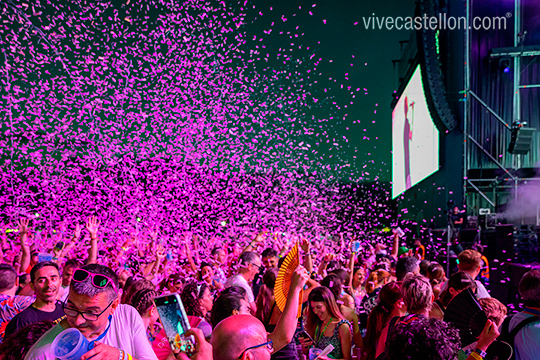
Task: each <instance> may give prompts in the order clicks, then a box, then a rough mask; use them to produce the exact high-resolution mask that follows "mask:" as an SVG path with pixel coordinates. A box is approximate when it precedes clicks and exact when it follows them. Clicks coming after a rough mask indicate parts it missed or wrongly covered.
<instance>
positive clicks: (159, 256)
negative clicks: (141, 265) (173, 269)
mask: <svg viewBox="0 0 540 360" xmlns="http://www.w3.org/2000/svg"><path fill="white" fill-rule="evenodd" d="M164 257H165V248H163V246H162V245H158V246H157V250H156V260H154V261H153V263H152V268H151V269H150V272H149V273H148V275H146V276H145V279H146V280H149V281H152V280H153V279H154V277H156V274H157V272H158V270H159V266H160V265H161V261H162V260H163V258H164Z"/></svg>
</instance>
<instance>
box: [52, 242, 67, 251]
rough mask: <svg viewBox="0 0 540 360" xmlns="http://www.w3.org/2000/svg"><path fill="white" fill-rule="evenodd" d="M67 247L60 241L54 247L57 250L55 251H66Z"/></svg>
mask: <svg viewBox="0 0 540 360" xmlns="http://www.w3.org/2000/svg"><path fill="white" fill-rule="evenodd" d="M65 246H66V244H65V243H64V242H63V241H59V242H57V243H56V245H54V248H55V250H58V251H62V250H64V247H65Z"/></svg>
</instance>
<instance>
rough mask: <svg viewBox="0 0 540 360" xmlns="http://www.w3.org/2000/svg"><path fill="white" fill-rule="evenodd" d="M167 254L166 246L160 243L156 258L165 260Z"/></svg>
mask: <svg viewBox="0 0 540 360" xmlns="http://www.w3.org/2000/svg"><path fill="white" fill-rule="evenodd" d="M165 256H166V254H165V248H164V247H163V245H158V247H157V250H156V258H157V260H158V261H161V260H163V258H164V257H165Z"/></svg>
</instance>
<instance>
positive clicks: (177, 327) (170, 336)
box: [154, 294, 194, 352]
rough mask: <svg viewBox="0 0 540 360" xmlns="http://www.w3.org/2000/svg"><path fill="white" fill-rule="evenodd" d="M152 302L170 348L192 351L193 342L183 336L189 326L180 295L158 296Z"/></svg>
mask: <svg viewBox="0 0 540 360" xmlns="http://www.w3.org/2000/svg"><path fill="white" fill-rule="evenodd" d="M154 303H155V304H156V308H157V311H158V314H159V318H160V319H161V324H162V325H163V328H164V330H165V333H166V334H167V340H168V341H169V344H170V345H171V349H173V350H181V351H185V352H190V351H192V350H193V349H194V347H193V343H192V342H191V340H190V339H188V338H185V337H184V334H185V332H186V331H187V330H189V329H190V328H191V327H190V325H189V320H188V317H187V314H186V310H185V309H184V305H183V304H182V300H181V299H180V296H179V295H178V294H171V295H166V296H160V297H157V298H155V299H154Z"/></svg>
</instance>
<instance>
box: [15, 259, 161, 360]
mask: <svg viewBox="0 0 540 360" xmlns="http://www.w3.org/2000/svg"><path fill="white" fill-rule="evenodd" d="M118 286H119V285H118V278H117V276H116V274H115V273H114V271H112V270H111V269H109V268H108V267H106V266H103V265H98V264H91V265H86V266H84V267H83V268H80V269H75V270H74V272H73V279H72V282H71V286H70V289H69V295H68V298H67V300H66V302H65V303H64V304H63V310H64V313H65V315H66V318H65V319H64V320H62V321H61V322H60V323H59V324H57V325H56V326H54V327H53V328H52V329H51V330H49V331H48V332H46V333H45V334H44V335H43V336H42V337H41V338H40V339H39V340H38V341H37V342H36V344H34V346H33V347H32V348H31V349H30V351H29V352H28V354H27V355H26V357H25V359H26V360H54V359H55V357H54V356H53V354H52V349H51V345H52V342H53V340H54V339H55V338H56V336H58V334H60V333H61V332H62V331H63V330H65V329H69V328H76V329H78V330H79V331H80V332H81V333H82V334H83V336H84V337H86V339H87V340H88V341H90V345H89V347H88V352H87V353H86V354H84V355H83V356H82V357H81V360H87V359H89V358H92V360H109V359H114V360H116V359H125V360H130V359H135V360H157V358H156V355H155V353H154V351H153V350H152V347H151V346H150V343H149V342H148V341H147V340H146V329H145V327H144V325H143V322H142V319H141V317H140V315H139V314H138V313H137V311H136V310H135V309H134V308H132V307H131V306H128V305H123V304H119V302H120V299H119V297H118Z"/></svg>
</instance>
